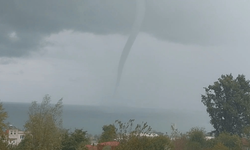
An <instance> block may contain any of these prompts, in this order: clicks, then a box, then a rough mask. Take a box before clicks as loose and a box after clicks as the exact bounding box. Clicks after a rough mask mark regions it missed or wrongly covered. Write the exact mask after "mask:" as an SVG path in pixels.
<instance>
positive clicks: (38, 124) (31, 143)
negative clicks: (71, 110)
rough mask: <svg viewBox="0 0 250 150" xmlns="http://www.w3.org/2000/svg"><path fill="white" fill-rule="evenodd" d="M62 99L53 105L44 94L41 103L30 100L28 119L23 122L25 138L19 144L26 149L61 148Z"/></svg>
mask: <svg viewBox="0 0 250 150" xmlns="http://www.w3.org/2000/svg"><path fill="white" fill-rule="evenodd" d="M62 107H63V105H62V99H60V100H59V101H58V102H57V103H56V104H55V105H54V106H53V105H52V104H50V96H48V95H46V96H45V97H44V98H43V101H42V102H41V104H38V103H37V102H32V105H31V106H30V108H29V112H28V114H29V120H28V121H27V122H26V124H25V126H24V127H25V131H26V135H25V139H24V140H23V141H22V142H23V143H22V142H21V143H22V144H21V146H22V148H23V149H26V150H59V149H61V139H62V138H61V129H62V127H61V126H62V119H61V114H62Z"/></svg>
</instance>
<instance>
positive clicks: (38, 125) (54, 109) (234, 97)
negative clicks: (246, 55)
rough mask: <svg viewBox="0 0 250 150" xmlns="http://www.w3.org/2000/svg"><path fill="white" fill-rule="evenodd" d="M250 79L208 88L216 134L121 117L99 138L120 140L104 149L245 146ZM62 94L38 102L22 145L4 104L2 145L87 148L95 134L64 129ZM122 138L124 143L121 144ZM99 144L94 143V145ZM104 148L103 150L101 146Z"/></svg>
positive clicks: (18, 149)
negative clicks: (156, 127) (157, 127)
mask: <svg viewBox="0 0 250 150" xmlns="http://www.w3.org/2000/svg"><path fill="white" fill-rule="evenodd" d="M249 83H250V81H248V80H246V79H245V76H244V75H238V77H237V78H236V79H234V78H233V76H232V75H231V74H230V75H222V76H221V78H219V79H218V81H216V82H214V84H213V85H209V86H208V87H207V88H205V92H206V93H205V95H202V102H203V104H204V105H205V106H206V107H207V112H208V113H209V116H210V118H211V124H212V125H213V126H214V128H215V131H213V132H212V133H215V137H214V138H212V139H207V138H206V135H207V134H206V132H205V130H204V129H202V128H197V127H195V128H191V129H190V131H188V132H187V133H181V132H179V131H178V129H177V128H176V127H175V126H174V125H172V126H171V129H172V133H171V134H170V135H164V134H163V133H160V134H159V135H157V136H156V135H153V134H152V133H153V132H152V128H151V127H150V126H149V125H148V124H147V123H144V122H142V123H141V124H136V125H135V126H134V120H133V119H131V120H129V121H128V122H126V123H123V122H121V121H119V120H116V121H115V123H114V124H109V125H104V126H103V127H102V129H103V132H102V134H101V135H100V137H98V142H99V143H103V142H111V141H114V140H115V141H116V142H114V143H115V144H114V145H104V144H99V145H98V146H97V148H101V149H102V150H112V149H114V147H115V149H116V150H128V149H129V150H218V149H219V150H242V149H243V148H249V147H250V144H249V143H250V84H249ZM62 107H63V105H62V99H60V100H59V101H58V102H57V103H56V104H55V105H52V104H51V103H50V97H49V96H48V95H46V96H45V97H44V98H43V101H42V102H41V103H40V104H38V103H37V102H32V104H31V106H30V108H29V112H28V115H29V119H28V121H27V122H26V124H25V126H24V127H25V138H24V140H22V142H21V143H20V144H19V145H18V146H14V145H10V144H8V138H7V137H8V134H7V132H5V131H6V129H7V126H6V124H5V123H4V121H5V119H6V118H7V112H5V111H4V109H3V105H2V103H0V128H1V130H0V138H1V139H2V140H0V149H1V150H87V149H88V148H87V147H86V145H87V144H90V138H89V137H88V135H87V131H84V130H83V129H75V130H74V131H71V130H69V129H63V128H62V118H61V115H62ZM117 142H119V143H117ZM88 147H89V148H91V149H94V145H93V146H91V145H88ZM98 150H99V149H98Z"/></svg>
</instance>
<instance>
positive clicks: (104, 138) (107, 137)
mask: <svg viewBox="0 0 250 150" xmlns="http://www.w3.org/2000/svg"><path fill="white" fill-rule="evenodd" d="M102 130H103V132H102V134H101V136H100V139H99V143H102V142H108V141H114V140H115V139H116V131H115V126H114V125H111V124H110V125H104V126H103V127H102Z"/></svg>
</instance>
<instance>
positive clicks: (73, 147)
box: [62, 129, 90, 150]
mask: <svg viewBox="0 0 250 150" xmlns="http://www.w3.org/2000/svg"><path fill="white" fill-rule="evenodd" d="M87 144H90V140H89V138H88V137H87V131H83V129H75V131H74V132H69V131H68V130H66V131H64V133H63V136H62V150H78V149H79V150H80V149H81V150H83V149H86V147H85V146H86V145H87Z"/></svg>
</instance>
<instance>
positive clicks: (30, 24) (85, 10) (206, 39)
mask: <svg viewBox="0 0 250 150" xmlns="http://www.w3.org/2000/svg"><path fill="white" fill-rule="evenodd" d="M146 2H147V8H146V9H147V10H146V16H145V19H144V22H143V25H142V29H141V31H142V32H146V33H148V34H151V35H153V36H155V37H157V38H159V39H163V40H169V41H173V42H177V43H183V44H197V45H217V44H225V43H232V41H234V42H236V43H237V42H241V40H239V39H242V38H244V37H249V35H250V34H249V32H246V27H247V26H248V25H249V22H248V21H247V19H246V16H247V15H246V13H245V12H244V10H245V9H244V8H242V7H240V6H244V5H246V6H248V5H249V4H250V3H247V4H245V3H243V2H235V1H230V0H229V1H219V2H210V1H200V0H193V1H192V2H188V1H187V2H186V1H182V0H176V1H170V0H158V1H149V0H147V1H146ZM225 2H227V3H225ZM135 5H136V2H135V0H126V1H117V0H83V1H78V0H72V1H68V0H53V1H50V0H42V1H33V0H22V1H14V0H8V1H0V32H1V34H0V56H8V57H18V56H22V55H25V54H27V53H28V52H29V51H35V50H38V49H39V46H40V45H39V44H40V42H41V39H43V38H44V37H45V36H47V35H50V34H52V33H58V32H60V31H61V30H64V29H66V30H67V29H70V30H74V31H80V32H91V33H94V34H102V35H103V34H129V33H130V31H131V28H132V25H133V22H134V19H135V11H136V10H135V9H136V6H135ZM224 5H226V6H227V7H224ZM239 8H241V9H240V10H242V11H232V10H237V9H239ZM236 12H237V13H238V14H235V13H236ZM233 15H236V16H241V17H234V16H233ZM248 20H249V19H248ZM239 21H240V23H239ZM13 32H15V33H16V36H17V39H15V40H13V39H11V37H10V36H9V35H10V34H11V33H13Z"/></svg>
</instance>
